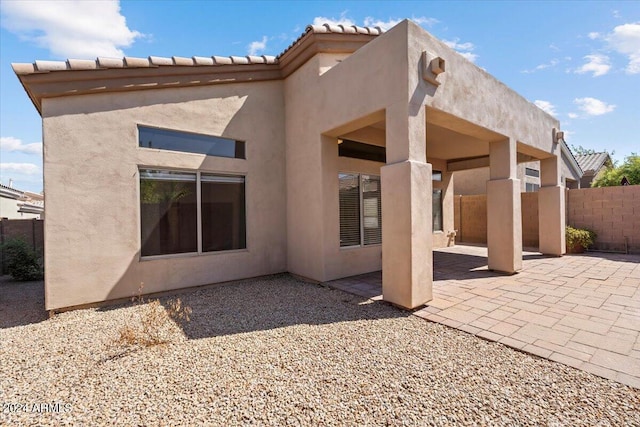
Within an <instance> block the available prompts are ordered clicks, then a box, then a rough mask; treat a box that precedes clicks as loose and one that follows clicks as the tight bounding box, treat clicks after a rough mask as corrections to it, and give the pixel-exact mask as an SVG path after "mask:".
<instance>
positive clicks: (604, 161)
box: [576, 153, 613, 188]
mask: <svg viewBox="0 0 640 427" xmlns="http://www.w3.org/2000/svg"><path fill="white" fill-rule="evenodd" d="M576 160H577V161H578V163H579V164H580V167H581V168H582V170H583V171H584V175H582V178H581V179H580V188H589V187H591V183H592V182H593V181H594V180H595V179H596V178H598V177H599V176H600V175H602V174H603V173H604V172H605V171H606V170H607V169H608V168H610V167H612V166H613V162H612V161H611V157H610V156H609V153H590V154H581V155H579V156H576Z"/></svg>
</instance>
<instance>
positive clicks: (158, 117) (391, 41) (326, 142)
mask: <svg viewBox="0 0 640 427" xmlns="http://www.w3.org/2000/svg"><path fill="white" fill-rule="evenodd" d="M424 49H427V50H429V52H433V53H436V54H437V55H440V56H442V57H444V58H445V60H446V61H447V72H446V73H444V74H443V75H442V76H441V78H439V79H440V80H441V82H442V85H441V86H440V87H439V88H438V89H437V90H436V89H435V87H434V86H432V85H430V84H427V83H426V82H425V81H423V80H422V73H421V57H422V55H421V54H422V50H424ZM468 93H473V94H474V96H473V97H469V96H467V95H468ZM461 100H464V102H461ZM425 106H426V107H431V111H436V110H440V111H443V112H445V113H447V114H448V115H450V116H451V117H454V116H455V117H457V119H456V120H457V121H456V122H455V123H454V124H452V126H453V127H454V128H455V130H456V131H459V132H460V133H467V132H469V133H471V134H474V133H476V132H477V131H478V129H488V130H490V131H491V133H490V134H491V135H492V136H495V135H498V134H499V135H498V136H500V135H503V136H505V137H507V138H510V140H511V141H514V143H515V142H518V150H520V148H524V149H525V151H526V150H527V147H529V148H530V149H531V150H533V151H535V153H536V154H538V155H542V156H551V155H555V152H554V151H553V144H552V141H551V128H552V127H558V122H557V121H556V120H555V119H553V118H552V117H551V116H549V115H547V114H546V113H544V112H542V111H541V110H540V109H538V108H536V107H534V106H533V105H532V104H530V103H528V102H527V101H526V100H525V99H524V98H522V97H520V96H519V95H517V94H516V93H515V92H513V91H511V90H509V89H508V88H507V87H506V86H504V85H503V84H502V83H500V82H498V81H497V80H496V79H494V78H493V77H491V76H490V75H489V74H487V73H486V72H484V71H483V70H481V69H479V68H478V67H476V66H475V65H473V64H471V63H469V62H467V61H465V60H464V59H463V58H462V57H461V56H460V55H458V54H457V53H455V52H453V51H452V50H451V49H449V48H448V47H447V46H446V45H445V44H443V43H442V42H440V41H438V40H436V39H435V38H433V37H432V36H430V35H429V34H428V33H426V32H425V31H424V30H422V29H421V28H420V27H418V26H417V25H415V24H413V23H411V22H408V21H403V22H402V23H401V24H399V25H397V26H396V27H394V28H393V29H391V30H390V31H389V32H387V33H386V34H384V35H383V36H381V37H378V38H375V39H373V40H372V41H371V42H369V43H368V44H366V45H365V46H363V47H361V48H360V49H358V50H357V51H356V52H355V53H353V54H352V55H350V56H347V55H345V54H343V53H340V54H324V53H322V54H318V55H316V56H314V57H313V58H311V59H310V60H309V61H307V62H306V63H305V64H303V65H302V66H301V67H300V68H298V69H297V70H296V71H295V72H293V73H292V74H291V75H289V76H288V77H287V78H286V79H284V81H271V82H252V83H234V84H231V83H230V84H221V85H213V86H201V87H197V88H173V89H169V88H167V89H162V90H145V91H139V92H122V93H112V94H100V95H98V94H96V95H83V96H75V97H74V96H68V97H63V98H45V99H44V100H43V113H42V115H43V122H44V125H43V127H44V141H45V146H44V161H45V192H46V194H47V227H46V231H45V233H46V234H45V245H46V269H47V277H46V306H47V308H48V309H54V308H60V307H67V306H73V305H77V304H83V303H90V302H94V301H102V300H107V299H114V298H120V297H128V296H130V295H132V294H133V293H134V292H135V291H136V290H137V289H138V287H139V285H140V283H141V282H144V292H158V291H164V290H168V289H176V288H181V287H188V286H194V285H201V284H207V283H212V282H220V281H225V280H232V279H239V278H244V277H251V276H257V275H263V274H269V273H275V272H280V271H287V270H288V271H290V272H292V273H295V274H299V275H301V276H305V277H309V278H312V279H316V280H330V279H333V278H337V277H344V276H348V275H351V274H358V273H363V272H367V271H372V270H377V269H379V268H380V266H381V262H380V258H381V247H380V246H371V247H365V248H359V249H344V250H341V249H340V247H339V208H338V206H339V204H338V181H337V175H338V172H339V171H352V172H360V173H362V172H366V173H379V171H380V166H381V165H380V164H377V163H374V162H366V161H357V160H351V159H341V158H339V157H338V155H337V151H338V145H337V137H339V136H341V135H344V134H346V133H349V132H352V131H356V130H358V129H361V128H363V127H366V126H369V125H373V124H379V122H380V121H385V120H386V122H385V124H386V129H385V135H386V137H385V145H386V149H387V161H388V163H389V165H387V166H391V164H394V163H395V164H398V165H400V166H401V167H398V168H396V169H394V170H396V171H398V172H397V176H396V178H399V179H400V178H401V179H400V181H393V180H392V181H389V182H402V183H404V184H405V187H402V186H400V187H401V188H400V191H406V194H405V193H403V197H404V195H406V196H407V197H408V203H407V206H406V207H401V208H399V210H394V208H395V206H389V204H387V210H386V212H387V214H386V215H385V213H384V209H383V229H384V223H385V222H387V223H389V222H392V221H393V220H394V218H393V216H394V215H395V214H396V213H398V214H402V215H404V216H403V218H407V219H408V222H410V223H411V227H409V228H407V230H405V231H407V233H406V235H402V236H392V237H393V239H392V240H394V239H395V240H397V242H396V243H398V245H396V246H397V247H400V248H405V249H406V248H408V249H407V250H408V252H410V253H403V252H402V251H387V258H385V265H387V262H391V264H394V263H396V264H398V265H399V264H400V263H402V262H405V261H406V260H407V259H411V263H414V264H411V266H410V268H408V269H405V270H406V271H405V273H407V276H406V277H408V278H409V279H408V280H409V282H411V283H413V282H420V281H423V280H422V278H426V277H430V276H431V274H430V270H429V271H427V269H424V268H422V267H415V266H417V265H418V264H419V263H422V264H425V265H426V264H428V265H429V269H430V268H431V267H430V266H431V263H430V259H431V258H430V254H431V252H430V249H431V242H430V239H429V238H430V237H431V236H429V234H428V233H429V232H430V229H431V227H430V221H431V218H428V219H427V218H425V217H424V215H423V216H420V215H419V214H418V213H420V212H430V209H431V206H430V202H431V194H430V191H428V193H429V194H428V195H427V196H425V197H422V196H424V194H421V193H420V192H419V189H420V188H423V187H422V186H424V188H425V189H430V188H431V185H432V183H431V182H430V181H428V180H429V177H428V176H427V175H428V173H427V171H429V170H430V169H431V168H430V166H428V165H426V164H425V163H424V162H425V161H426V151H427V150H426V148H427V147H426V143H425V142H426V134H425V126H426V122H429V121H430V116H429V112H428V111H429V109H427V108H425ZM136 124H143V125H149V126H157V127H162V128H169V129H175V130H183V131H192V132H198V133H204V134H211V135H219V136H224V137H229V138H233V139H240V140H244V141H246V144H247V145H246V147H247V160H242V159H224V158H215V157H207V156H204V155H198V154H189V153H174V152H167V151H161V150H149V149H141V148H139V147H138V141H137V131H136ZM438 125H439V126H445V127H446V125H447V123H443V122H442V121H440V122H438ZM483 135H485V136H486V135H487V133H484V134H483ZM482 142H483V143H486V142H487V141H486V140H485V141H482ZM527 144H529V145H527ZM514 147H515V145H514ZM459 154H460V156H461V157H464V155H465V153H464V152H460V153H459ZM514 154H515V152H514ZM440 157H444V156H440ZM429 160H430V161H432V162H433V168H434V169H437V170H442V171H443V178H444V180H443V181H442V182H441V183H435V184H434V187H436V188H437V187H438V186H442V188H443V189H445V192H444V203H443V205H444V233H441V234H438V235H434V236H433V245H434V246H445V245H446V244H447V243H448V238H447V236H446V234H447V232H448V231H450V230H453V228H454V224H453V216H452V215H451V213H452V211H453V191H452V190H453V177H452V175H451V174H447V173H446V167H445V166H446V165H445V161H444V160H438V159H429ZM405 163H406V164H405ZM403 164H404V165H403ZM141 166H146V167H164V168H176V169H181V170H194V171H195V170H200V171H206V172H221V173H231V174H243V175H246V200H247V249H246V250H240V251H233V252H225V253H214V254H206V255H197V256H193V255H192V256H172V257H166V258H163V259H154V260H148V259H147V260H140V253H139V252H140V224H139V222H140V219H139V216H140V212H139V211H140V209H139V192H138V186H139V176H138V169H139V167H141ZM404 166H407V168H404ZM403 168H404V169H403ZM405 169H406V170H405ZM390 173H391V172H390ZM383 175H384V174H383ZM389 176H391V175H389ZM394 176H395V175H394ZM425 180H427V181H425ZM407 186H408V187H410V188H408V189H406V187H407ZM383 187H384V184H383ZM285 189H286V191H285ZM78 204H80V205H81V206H82V209H78ZM407 207H408V208H407ZM389 208H391V209H389ZM407 209H409V210H407ZM412 227H413V228H412ZM390 241H391V240H385V242H390ZM387 244H388V243H385V245H387ZM396 246H393V245H388V246H387V247H388V248H391V247H396ZM425 252H426V253H425ZM425 260H427V261H425ZM414 267H415V268H414ZM403 268H404V267H403ZM385 270H387V269H386V268H385ZM427 273H429V274H427ZM403 274H404V273H403ZM425 280H426V279H425ZM429 280H430V279H429ZM402 281H403V280H400V282H402ZM414 285H415V284H414ZM403 286H405V283H401V284H399V285H398V288H401V287H403ZM421 286H422V285H421ZM425 286H426V285H425ZM429 293H430V286H429ZM425 295H426V294H425ZM412 298H413V297H412ZM423 302H424V300H421V303H423Z"/></svg>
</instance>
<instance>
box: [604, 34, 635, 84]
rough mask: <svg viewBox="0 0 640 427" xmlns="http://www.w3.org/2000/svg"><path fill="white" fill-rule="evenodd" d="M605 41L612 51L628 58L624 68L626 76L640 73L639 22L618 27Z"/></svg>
mask: <svg viewBox="0 0 640 427" xmlns="http://www.w3.org/2000/svg"><path fill="white" fill-rule="evenodd" d="M605 40H606V41H607V42H608V43H609V46H610V47H611V48H612V49H613V50H615V51H616V52H618V53H620V54H622V55H625V56H626V57H627V58H628V60H629V63H628V64H627V67H626V68H625V71H626V72H627V73H628V74H638V73H640V22H634V23H631V24H623V25H618V26H617V27H615V28H614V29H613V31H612V32H611V33H610V34H608V35H607V36H606V37H605Z"/></svg>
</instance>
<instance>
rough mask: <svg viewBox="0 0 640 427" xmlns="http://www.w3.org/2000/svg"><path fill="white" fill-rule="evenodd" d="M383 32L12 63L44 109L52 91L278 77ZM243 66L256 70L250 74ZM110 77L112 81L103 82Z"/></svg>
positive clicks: (343, 31)
mask: <svg viewBox="0 0 640 427" xmlns="http://www.w3.org/2000/svg"><path fill="white" fill-rule="evenodd" d="M382 33H383V30H382V29H381V28H379V27H359V26H356V25H351V26H345V25H330V24H324V25H309V26H307V27H306V29H305V31H304V33H302V34H301V35H300V36H299V37H298V38H297V39H296V40H295V41H294V42H293V43H292V44H291V45H289V46H288V47H287V48H286V49H285V50H284V51H283V52H282V53H280V54H279V55H278V56H276V57H274V56H267V55H262V56H254V55H247V56H211V57H200V56H193V57H191V58H186V57H180V56H172V57H171V58H167V57H159V56H149V57H148V58H134V57H124V58H97V59H95V60H87V59H67V60H66V61H35V62H34V63H13V64H11V66H12V68H13V71H14V72H15V73H16V74H17V76H18V78H19V79H20V82H21V83H22V85H23V86H24V88H25V90H26V91H27V93H28V94H29V97H30V98H31V101H32V102H33V104H34V105H35V107H36V109H37V110H38V112H40V113H42V99H43V98H49V97H55V96H65V95H81V94H87V93H101V92H109V91H125V90H141V89H157V88H161V87H179V86H202V85H210V84H217V83H229V82H240V81H258V80H275V79H281V78H283V77H286V76H288V75H289V74H291V73H292V72H293V71H295V70H296V69H297V68H298V67H300V66H301V65H302V64H304V63H305V62H306V61H307V60H308V59H309V58H311V57H312V56H313V55H315V54H316V53H321V52H332V53H352V52H355V51H356V50H357V49H358V48H360V47H361V46H363V45H364V44H366V43H368V42H369V41H371V40H372V39H373V38H374V37H376V36H378V35H380V34H382ZM159 68H160V69H161V70H159V71H157V72H155V73H153V76H151V75H149V74H148V72H145V69H146V70H148V69H159ZM63 72H64V73H63ZM93 72H100V73H101V75H100V78H101V80H102V83H105V84H104V85H103V84H101V85H100V87H96V85H95V75H94V74H92V73H93ZM247 72H255V73H260V75H256V74H251V75H248V74H247ZM86 73H91V75H87V74H86ZM123 73H129V74H127V76H126V77H128V79H127V81H126V83H124V82H120V81H118V79H120V78H124V77H125V76H124V75H123ZM232 73H233V74H232ZM131 77H134V78H136V79H138V80H137V81H136V83H133V84H132V81H131ZM109 80H111V81H112V84H106V83H107V82H108V81H109ZM79 83H83V84H79Z"/></svg>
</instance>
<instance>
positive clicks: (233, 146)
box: [138, 126, 245, 159]
mask: <svg viewBox="0 0 640 427" xmlns="http://www.w3.org/2000/svg"><path fill="white" fill-rule="evenodd" d="M138 145H139V146H140V147H143V148H157V149H160V150H171V151H184V152H187V153H197V154H206V155H207V156H217V157H231V158H235V159H244V158H245V149H244V142H243V141H235V140H233V139H228V138H221V137H218V136H210V135H200V134H197V133H190V132H177V131H173V130H167V129H158V128H150V127H145V126H138Z"/></svg>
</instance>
